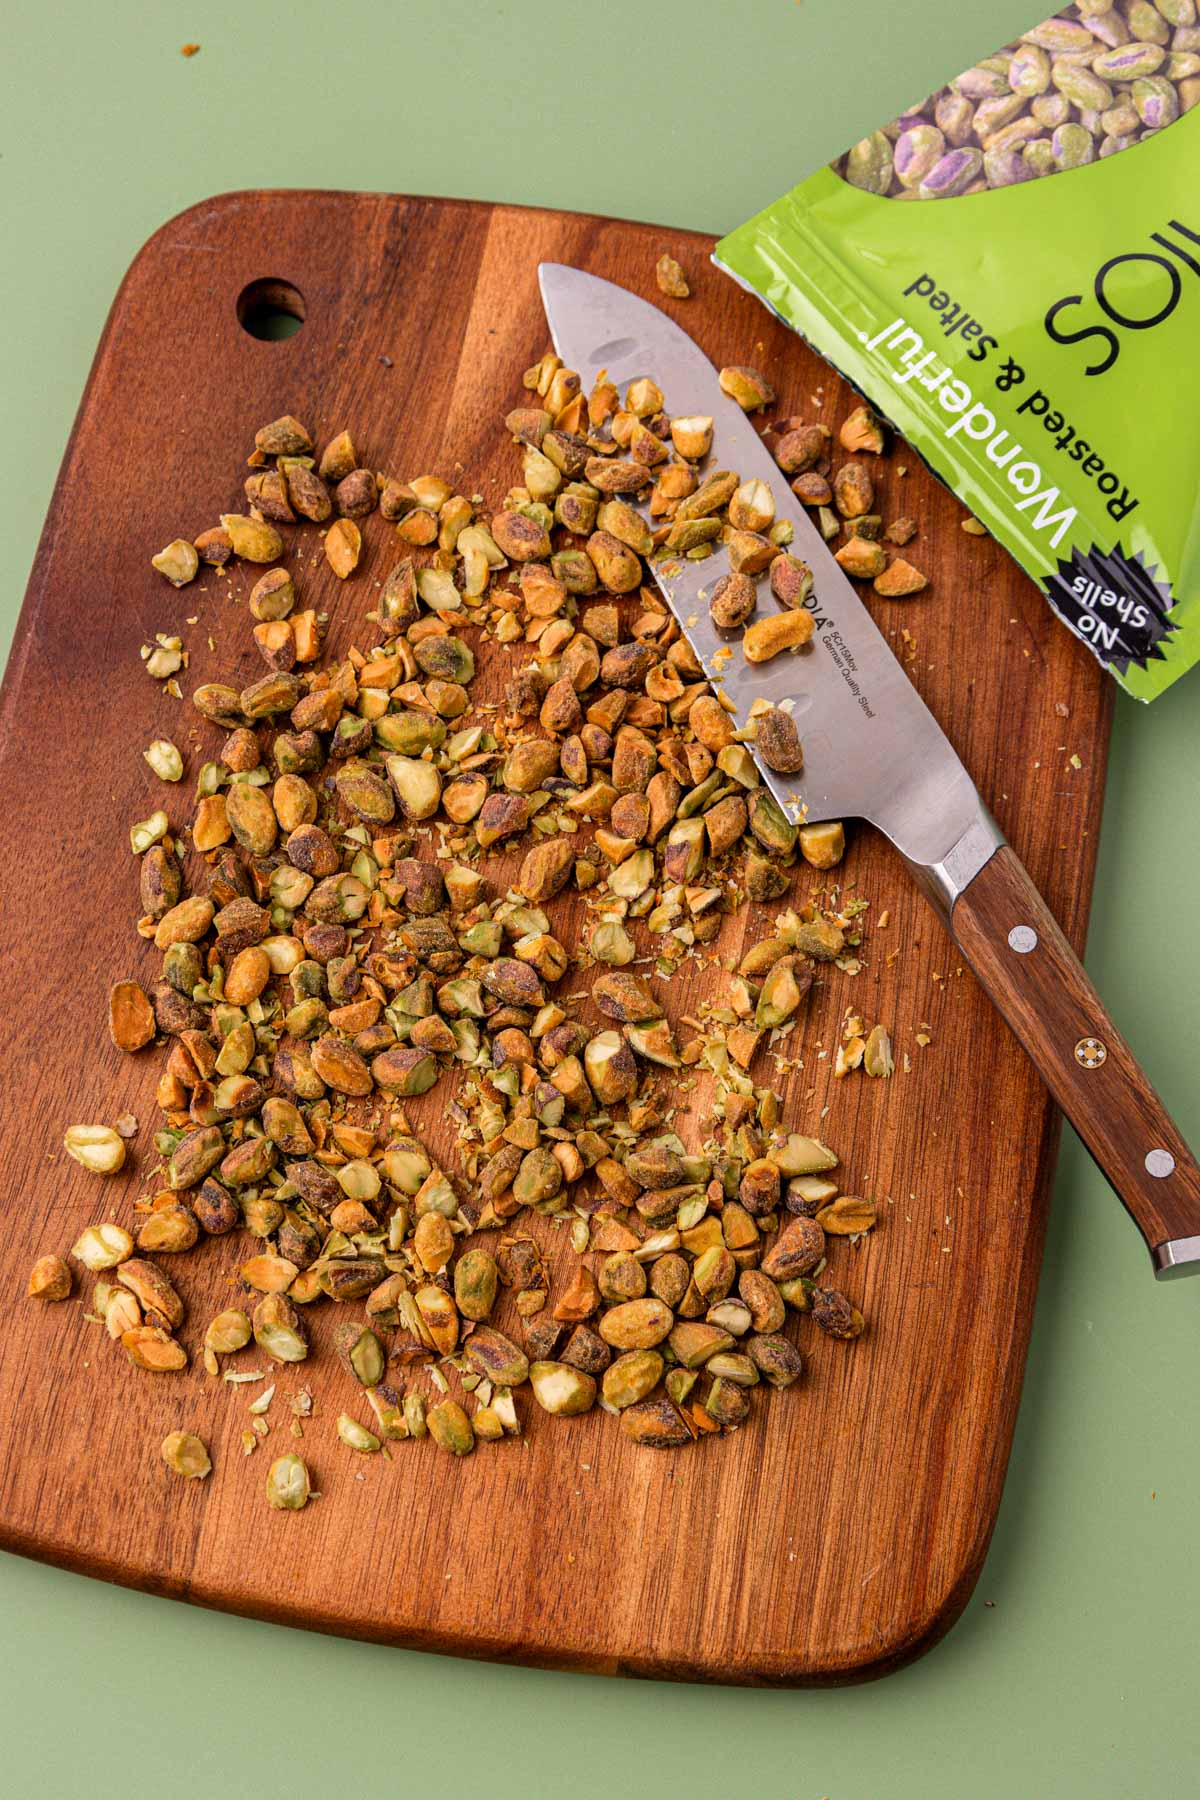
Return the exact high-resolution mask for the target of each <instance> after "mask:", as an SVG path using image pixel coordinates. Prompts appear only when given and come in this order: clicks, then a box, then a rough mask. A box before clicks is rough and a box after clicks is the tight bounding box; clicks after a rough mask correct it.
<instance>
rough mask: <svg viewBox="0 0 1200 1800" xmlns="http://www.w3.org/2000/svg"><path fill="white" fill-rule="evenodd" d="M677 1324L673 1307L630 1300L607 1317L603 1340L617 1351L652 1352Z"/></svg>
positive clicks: (648, 1300) (614, 1309) (647, 1301)
mask: <svg viewBox="0 0 1200 1800" xmlns="http://www.w3.org/2000/svg"><path fill="white" fill-rule="evenodd" d="M674 1323H675V1319H674V1315H673V1314H672V1312H671V1309H670V1307H669V1306H667V1305H665V1303H664V1302H663V1301H661V1300H656V1299H646V1300H626V1301H624V1302H623V1303H622V1304H621V1305H619V1306H614V1307H613V1308H612V1309H611V1310H610V1311H609V1312H606V1313H605V1314H604V1317H603V1318H602V1319H601V1321H600V1336H601V1337H602V1338H603V1339H604V1341H605V1343H606V1344H611V1345H612V1347H613V1349H614V1350H651V1349H653V1348H654V1346H655V1345H656V1344H661V1343H662V1341H663V1339H664V1338H665V1337H666V1336H667V1333H668V1332H669V1331H670V1330H671V1328H672V1326H673V1325H674Z"/></svg>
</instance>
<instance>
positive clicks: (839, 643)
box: [538, 263, 1200, 1276]
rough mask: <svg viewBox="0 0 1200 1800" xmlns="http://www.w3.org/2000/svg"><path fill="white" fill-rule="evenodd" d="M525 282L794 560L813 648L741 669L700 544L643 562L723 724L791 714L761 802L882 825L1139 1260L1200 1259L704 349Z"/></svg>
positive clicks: (900, 675)
mask: <svg viewBox="0 0 1200 1800" xmlns="http://www.w3.org/2000/svg"><path fill="white" fill-rule="evenodd" d="M538 279H539V283H540V287H541V294H542V302H543V305H544V307H545V312H546V318H547V322H548V324H549V326H550V333H551V336H552V338H553V340H554V347H555V351H556V353H557V354H558V356H560V357H561V358H562V360H563V362H564V363H565V364H566V365H567V366H568V367H569V368H572V369H575V370H577V371H578V373H579V375H580V377H581V378H582V383H583V391H584V392H585V393H586V392H588V391H589V390H590V388H591V387H592V385H593V384H594V382H595V380H596V377H597V376H598V375H599V374H600V373H601V372H602V371H606V372H607V375H608V379H609V380H610V381H612V382H614V383H615V384H616V386H617V387H618V388H624V387H625V386H626V385H627V383H628V382H630V381H633V380H635V379H637V378H638V377H649V378H651V379H652V380H654V381H656V382H657V383H658V385H659V387H660V388H661V389H662V391H663V394H664V396H665V400H666V404H667V407H668V409H669V411H670V413H671V414H673V415H675V416H680V415H693V414H700V415H702V416H705V417H711V418H712V420H713V448H712V451H711V453H710V456H709V458H708V459H707V464H708V466H709V467H711V468H713V469H716V468H724V469H728V470H734V471H736V472H737V474H738V476H739V478H740V479H741V480H743V481H745V480H748V479H749V478H751V477H753V476H758V477H760V478H761V479H762V480H764V481H766V482H767V484H768V486H769V487H770V488H771V491H772V494H773V495H774V496H775V498H776V517H777V518H779V519H783V520H786V521H787V522H788V523H789V524H790V525H791V527H792V530H793V540H792V548H793V550H794V551H795V553H796V554H798V555H799V556H800V557H802V558H803V560H804V561H805V562H806V563H807V564H808V565H809V567H810V568H811V569H812V572H813V588H812V593H811V595H810V596H809V599H808V602H807V605H808V607H809V610H810V611H811V612H812V614H813V621H814V632H813V638H812V641H811V644H810V645H809V646H808V647H806V649H805V650H804V651H802V652H800V653H798V654H791V655H783V656H779V657H776V658H774V659H773V660H772V661H770V662H768V663H763V664H751V663H748V662H746V661H745V659H744V658H743V657H742V655H741V653H740V650H739V648H738V646H737V641H736V639H733V640H731V639H730V637H729V635H728V634H725V633H722V632H721V631H720V630H719V629H718V628H717V627H716V626H715V625H714V624H713V622H712V618H711V615H710V613H709V609H708V605H707V599H706V596H707V594H708V592H709V590H710V589H711V587H712V585H713V584H714V582H715V581H716V580H717V579H718V577H719V575H720V572H721V564H720V562H719V561H718V560H717V558H716V557H709V558H705V559H703V560H702V561H697V562H689V561H688V560H687V559H685V558H663V557H656V558H654V559H653V560H652V561H651V563H650V568H651V572H652V574H653V576H654V579H655V581H656V582H657V583H658V585H659V587H660V588H661V590H662V592H663V595H664V596H665V598H666V600H667V603H668V605H669V606H670V608H671V610H672V612H673V614H674V616H675V618H676V619H677V620H678V622H679V624H680V627H681V629H682V630H683V632H684V634H685V635H686V637H687V639H688V642H689V643H690V644H691V646H692V648H693V650H694V651H695V653H696V655H697V657H698V658H699V661H700V664H701V666H702V667H703V669H704V671H705V674H706V675H707V676H708V677H709V680H710V682H711V683H712V685H713V686H714V688H716V689H717V690H718V691H720V692H721V693H723V694H724V696H725V697H726V699H727V700H728V701H729V702H730V703H732V705H733V707H734V710H735V714H736V719H737V722H738V724H739V725H746V724H747V723H748V721H749V716H750V708H751V706H752V705H753V703H754V701H756V700H767V701H769V702H771V703H773V704H775V705H780V704H782V705H784V706H785V707H786V708H787V710H788V711H790V713H791V715H792V717H793V719H794V720H795V722H796V725H797V728H798V730H799V733H800V737H801V740H802V742H803V746H804V768H803V770H802V772H801V773H800V774H799V775H796V776H785V775H780V774H778V773H776V772H775V771H774V770H771V769H768V768H766V767H765V766H764V765H763V763H762V762H761V761H760V760H759V759H758V758H756V762H757V764H758V768H759V772H760V774H761V776H762V779H763V780H764V781H765V782H766V783H767V785H768V786H769V787H770V789H771V791H772V793H773V794H774V795H775V798H776V800H777V801H778V802H779V804H780V805H781V806H782V807H783V809H784V811H785V812H786V813H787V814H788V815H789V816H790V817H791V818H793V819H799V818H802V817H803V818H807V819H808V820H810V821H813V822H818V821H820V820H823V819H840V818H861V819H866V820H867V821H869V822H870V823H871V824H872V825H875V826H876V827H877V828H878V829H879V830H880V831H882V832H883V833H884V834H885V835H886V836H887V837H888V838H890V839H891V841H892V843H893V844H894V845H895V846H896V848H897V850H899V851H900V853H901V855H902V856H903V857H904V858H905V860H906V861H907V863H908V865H909V868H910V870H911V871H912V873H913V875H914V877H915V879H916V880H917V881H918V883H919V885H920V886H921V887H922V889H923V890H924V892H925V894H926V896H927V897H928V898H929V899H930V900H931V902H932V903H933V904H934V906H935V907H936V908H937V910H938V911H939V912H940V914H941V916H942V919H943V922H944V923H945V924H946V925H947V926H948V928H949V930H950V932H951V934H952V936H953V937H954V939H955V941H956V942H957V944H958V946H959V948H960V950H961V951H962V953H963V955H964V956H965V957H966V958H967V960H968V961H969V962H970V963H971V965H972V967H973V969H974V971H975V973H976V975H977V976H978V978H979V980H980V982H981V983H982V985H983V987H984V988H985V990H986V991H987V993H988V995H989V997H990V998H991V1000H992V1001H993V1003H994V1004H995V1005H996V1006H997V1008H998V1009H999V1011H1000V1012H1001V1014H1002V1015H1003V1017H1004V1018H1005V1019H1006V1020H1007V1022H1008V1024H1009V1025H1010V1026H1011V1028H1012V1029H1013V1031H1014V1032H1015V1034H1016V1036H1017V1037H1018V1038H1019V1040H1020V1041H1021V1043H1022V1045H1023V1046H1024V1048H1025V1050H1026V1051H1027V1053H1028V1054H1029V1056H1030V1057H1031V1058H1032V1060H1033V1062H1034V1063H1035V1065H1036V1066H1037V1068H1038V1070H1039V1072H1040V1073H1041V1075H1042V1077H1043V1079H1044V1080H1045V1082H1046V1084H1047V1086H1048V1087H1049V1088H1050V1091H1051V1092H1052V1094H1053V1095H1054V1097H1055V1099H1056V1100H1057V1101H1058V1103H1059V1105H1060V1106H1061V1107H1062V1108H1063V1110H1064V1111H1065V1112H1066V1114H1067V1116H1068V1117H1069V1118H1070V1120H1071V1122H1072V1124H1073V1125H1074V1126H1075V1128H1076V1130H1077V1131H1078V1132H1079V1135H1080V1137H1081V1138H1082V1139H1083V1141H1084V1143H1085V1144H1086V1145H1087V1147H1088V1149H1089V1150H1090V1151H1091V1153H1092V1155H1093V1156H1094V1157H1095V1159H1096V1161H1097V1163H1098V1164H1099V1166H1100V1168H1101V1169H1102V1170H1103V1172H1104V1174H1105V1175H1106V1176H1107V1177H1108V1179H1109V1181H1110V1182H1111V1183H1112V1185H1113V1187H1114V1188H1115V1190H1116V1192H1117V1194H1118V1196H1119V1197H1120V1199H1121V1200H1122V1202H1123V1204H1124V1205H1125V1206H1126V1208H1127V1209H1128V1210H1129V1212H1130V1214H1131V1215H1132V1217H1133V1219H1134V1221H1135V1222H1136V1224H1137V1225H1138V1228H1139V1230H1140V1231H1141V1232H1142V1235H1143V1237H1144V1238H1145V1240H1146V1243H1147V1245H1148V1247H1149V1249H1150V1252H1151V1257H1152V1261H1153V1265H1154V1269H1155V1273H1156V1274H1158V1275H1159V1276H1166V1275H1176V1274H1184V1273H1191V1272H1197V1271H1200V1167H1198V1166H1197V1164H1196V1161H1195V1159H1194V1157H1193V1156H1192V1154H1191V1151H1190V1150H1189V1149H1188V1146H1187V1144H1186V1143H1185V1142H1184V1140H1183V1138H1182V1136H1181V1134H1180V1133H1179V1131H1178V1129H1177V1128H1176V1126H1175V1125H1174V1124H1173V1123H1172V1121H1171V1119H1170V1117H1169V1116H1168V1114H1167V1112H1166V1109H1165V1108H1164V1106H1163V1104H1162V1102H1161V1100H1160V1099H1159V1098H1158V1096H1157V1094H1155V1092H1154V1090H1153V1088H1152V1087H1151V1085H1150V1083H1149V1081H1148V1080H1147V1078H1146V1076H1145V1074H1144V1073H1143V1072H1142V1070H1141V1069H1140V1068H1139V1067H1138V1065H1137V1062H1136V1060H1135V1058H1134V1056H1133V1053H1132V1052H1131V1051H1130V1049H1129V1047H1128V1045H1127V1044H1125V1042H1124V1040H1123V1039H1122V1038H1121V1037H1120V1034H1119V1033H1118V1032H1117V1029H1116V1027H1115V1025H1114V1024H1113V1022H1112V1020H1111V1019H1110V1018H1109V1016H1108V1014H1107V1013H1106V1011H1105V1010H1104V1007H1103V1004H1102V1002H1101V1000H1100V998H1099V996H1098V995H1097V993H1096V991H1095V989H1094V988H1093V987H1092V985H1091V983H1090V981H1089V980H1088V977H1087V975H1086V974H1085V973H1084V970H1083V968H1082V965H1081V964H1080V963H1079V961H1078V959H1077V957H1076V956H1075V954H1074V952H1073V950H1072V949H1071V947H1070V945H1069V944H1068V943H1067V940H1066V938H1065V937H1064V936H1063V934H1062V932H1061V931H1060V930H1059V927H1058V925H1057V924H1056V922H1055V920H1054V918H1053V915H1052V914H1051V913H1050V911H1049V909H1048V908H1047V907H1046V904H1045V902H1044V901H1043V900H1042V898H1041V896H1040V894H1039V893H1038V892H1037V889H1036V888H1035V887H1034V885H1033V882H1032V881H1031V879H1030V877H1029V875H1028V874H1027V873H1026V871H1025V870H1024V869H1023V868H1022V866H1021V864H1020V862H1019V861H1018V859H1017V858H1016V856H1015V855H1014V853H1013V852H1012V850H1011V849H1010V848H1009V846H1008V845H1007V844H1006V843H1005V840H1004V837H1003V834H1002V833H1001V831H1000V830H999V827H998V826H997V825H996V823H995V821H994V820H993V819H992V817H991V815H990V813H989V812H988V810H987V807H986V806H985V805H984V803H983V801H982V799H981V798H980V795H979V793H978V791H977V789H976V787H975V785H974V783H973V782H972V780H971V778H970V776H969V775H968V773H967V771H966V769H965V768H964V767H963V765H962V763H961V761H960V760H959V758H958V756H957V754H956V753H955V750H954V748H953V746H952V745H951V743H950V741H949V739H948V738H947V737H946V735H945V733H944V732H943V731H942V729H941V727H940V726H939V725H938V723H937V720H936V719H935V718H934V717H933V715H932V713H931V712H930V711H929V709H928V707H927V706H926V705H925V703H924V702H923V701H922V699H921V697H920V695H919V694H918V693H917V692H916V689H915V688H914V687H913V685H912V683H911V682H910V680H909V678H908V676H907V675H906V673H905V672H904V670H903V668H902V667H901V666H900V664H899V662H898V661H897V659H896V657H895V656H894V655H893V654H892V652H891V650H890V649H889V647H888V645H887V642H886V640H885V639H884V637H883V636H882V634H881V633H880V631H879V630H878V629H877V627H876V625H875V624H874V621H873V620H872V619H871V616H870V614H869V613H868V611H867V609H866V607H865V606H864V605H863V603H862V601H861V600H860V599H859V597H858V595H857V594H856V593H855V591H854V589H853V587H852V586H851V585H850V582H849V581H848V579H847V578H846V576H845V574H844V573H843V572H842V570H841V569H840V568H839V567H838V564H837V563H836V561H835V560H834V558H833V556H832V554H831V552H830V550H829V547H828V545H827V544H826V543H825V540H824V539H823V538H822V536H821V534H820V532H819V531H818V530H817V528H816V526H815V525H814V524H813V522H812V520H811V518H810V517H809V514H808V512H807V511H806V509H805V508H804V507H802V506H801V505H800V504H799V502H798V501H796V499H795V497H794V496H793V495H792V494H791V491H790V489H789V488H788V486H787V483H786V481H785V480H784V479H783V478H782V477H781V475H780V472H779V470H778V468H777V467H776V464H775V462H774V459H773V458H772V457H771V455H770V452H769V451H768V450H767V448H766V446H765V445H764V443H763V441H762V439H761V438H760V437H759V435H758V432H757V431H756V430H755V428H754V426H753V425H752V424H751V423H750V421H749V419H748V418H747V416H746V414H745V413H744V412H743V411H742V409H741V408H740V407H739V406H738V405H737V403H736V402H735V401H733V400H731V399H730V398H729V397H728V396H727V395H726V394H725V393H724V392H723V391H722V389H721V387H720V384H719V381H718V378H717V372H716V370H715V369H714V368H713V365H712V363H711V362H710V361H709V359H708V357H707V356H705V354H704V352H703V351H702V350H701V349H700V347H699V346H698V345H697V344H696V343H695V342H694V341H693V340H692V339H691V338H690V337H689V336H688V335H687V333H686V332H684V331H682V330H681V329H680V327H679V326H678V325H676V324H675V323H674V321H673V320H671V319H669V318H667V316H666V315H665V314H664V313H663V312H661V311H660V309H659V308H658V307H656V306H652V305H651V304H650V303H649V302H648V301H645V300H642V299H640V298H639V297H638V296H637V295H635V294H631V293H629V292H628V291H627V290H626V289H624V288H622V287H618V286H617V285H616V283H614V282H611V281H605V280H602V279H601V278H600V277H599V276H595V275H590V274H587V273H586V272H584V271H583V270H581V269H574V268H569V267H567V266H566V265H564V264H561V263H543V264H542V265H541V266H540V268H539V270H538ZM714 565H715V566H714ZM764 603H766V604H769V602H768V601H767V600H766V596H762V597H761V599H760V605H762V604H764ZM750 748H751V749H753V745H750Z"/></svg>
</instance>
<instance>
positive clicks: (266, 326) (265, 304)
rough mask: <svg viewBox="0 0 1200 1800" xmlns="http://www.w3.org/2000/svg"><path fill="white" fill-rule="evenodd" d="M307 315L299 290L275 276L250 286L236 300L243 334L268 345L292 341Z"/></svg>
mask: <svg viewBox="0 0 1200 1800" xmlns="http://www.w3.org/2000/svg"><path fill="white" fill-rule="evenodd" d="M307 311H308V309H307V307H306V306H305V304H304V295H303V294H302V293H301V292H300V289H299V288H298V287H293V285H292V283H291V282H290V281H282V280H280V278H279V277H278V276H276V275H271V276H267V277H266V278H265V279H263V280H261V281H251V282H249V283H248V284H247V286H246V287H244V288H243V289H242V291H241V293H240V294H239V295H238V300H237V316H238V323H239V324H240V325H241V328H242V330H243V331H247V332H249V334H250V336H251V337H252V338H259V339H260V340H261V341H262V342H263V343H268V344H274V343H279V342H280V341H281V340H282V339H283V338H289V337H293V336H294V335H295V334H296V332H297V331H299V329H300V327H301V326H302V325H303V323H304V320H305V317H306V314H307Z"/></svg>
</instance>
